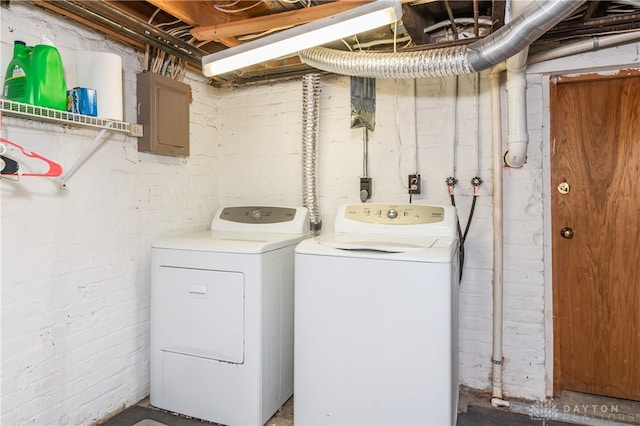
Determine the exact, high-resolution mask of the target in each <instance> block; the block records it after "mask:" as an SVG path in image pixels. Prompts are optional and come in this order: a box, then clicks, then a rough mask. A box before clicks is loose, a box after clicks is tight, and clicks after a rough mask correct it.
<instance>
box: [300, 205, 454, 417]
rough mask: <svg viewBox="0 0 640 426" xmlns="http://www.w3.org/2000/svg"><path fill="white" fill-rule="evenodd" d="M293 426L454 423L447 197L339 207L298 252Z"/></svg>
mask: <svg viewBox="0 0 640 426" xmlns="http://www.w3.org/2000/svg"><path fill="white" fill-rule="evenodd" d="M295 262H296V271H295V351H294V354H295V367H294V389H295V394H294V409H293V413H294V414H293V415H294V424H296V426H303V425H341V426H345V425H447V426H449V425H454V424H455V422H456V414H457V405H458V269H459V266H458V239H457V216H456V213H455V209H454V208H453V207H451V206H427V205H416V204H393V205H392V204H355V205H347V206H343V207H341V208H340V209H339V210H338V213H337V215H336V219H335V227H334V233H331V234H327V235H322V236H319V237H315V238H312V239H308V240H305V241H302V242H301V243H300V244H299V245H298V246H297V248H296V255H295Z"/></svg>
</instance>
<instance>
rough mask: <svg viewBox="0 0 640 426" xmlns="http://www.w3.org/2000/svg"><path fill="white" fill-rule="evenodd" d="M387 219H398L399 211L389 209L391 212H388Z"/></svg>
mask: <svg viewBox="0 0 640 426" xmlns="http://www.w3.org/2000/svg"><path fill="white" fill-rule="evenodd" d="M387 217H388V218H389V219H395V218H396V217H398V211H397V210H395V209H389V211H388V212H387Z"/></svg>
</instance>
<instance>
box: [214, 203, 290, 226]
mask: <svg viewBox="0 0 640 426" xmlns="http://www.w3.org/2000/svg"><path fill="white" fill-rule="evenodd" d="M295 217H296V209H294V208H288V207H265V206H241V207H225V208H224V209H223V210H222V212H221V213H220V219H223V220H228V221H229V222H236V223H259V224H268V223H282V222H290V221H292V220H294V218H295Z"/></svg>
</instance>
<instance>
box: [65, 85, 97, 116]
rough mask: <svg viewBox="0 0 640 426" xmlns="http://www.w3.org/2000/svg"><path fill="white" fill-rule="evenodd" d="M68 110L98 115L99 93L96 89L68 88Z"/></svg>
mask: <svg viewBox="0 0 640 426" xmlns="http://www.w3.org/2000/svg"><path fill="white" fill-rule="evenodd" d="M67 111H68V112H73V113H75V114H83V115H90V116H92V117H97V116H98V95H97V94H96V91H95V89H87V88H85V87H74V88H73V89H71V90H67Z"/></svg>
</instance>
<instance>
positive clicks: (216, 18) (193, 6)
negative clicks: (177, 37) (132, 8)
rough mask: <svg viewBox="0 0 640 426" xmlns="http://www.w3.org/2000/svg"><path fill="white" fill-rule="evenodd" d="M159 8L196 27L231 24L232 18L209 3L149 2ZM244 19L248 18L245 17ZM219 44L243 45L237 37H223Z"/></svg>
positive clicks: (167, 0) (166, 0) (181, 1)
mask: <svg viewBox="0 0 640 426" xmlns="http://www.w3.org/2000/svg"><path fill="white" fill-rule="evenodd" d="M147 3H150V4H152V5H154V6H155V7H157V8H158V9H161V10H164V11H165V12H167V13H168V14H170V15H172V16H175V17H176V18H178V19H180V20H181V21H183V22H185V23H187V24H189V25H191V26H194V27H202V26H207V25H216V24H220V23H224V22H230V21H231V17H230V16H229V14H228V13H225V12H221V11H219V10H218V9H216V8H215V7H213V5H212V4H211V3H209V2H206V3H205V2H202V1H183V0H147ZM242 18H247V16H246V15H243V16H242ZM218 42H219V43H222V44H224V45H225V46H227V47H233V46H237V45H239V44H241V42H240V41H238V40H237V39H236V38H235V37H223V38H220V39H218Z"/></svg>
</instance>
